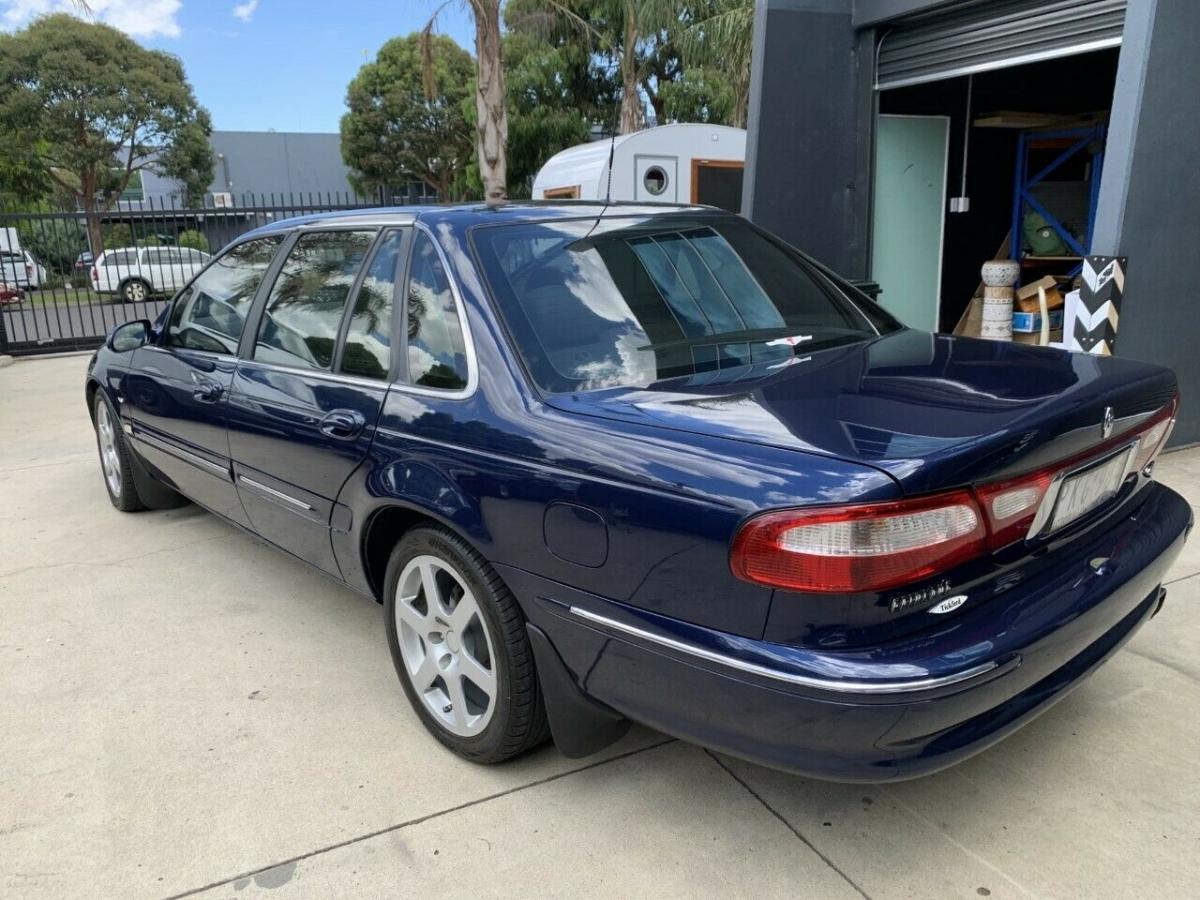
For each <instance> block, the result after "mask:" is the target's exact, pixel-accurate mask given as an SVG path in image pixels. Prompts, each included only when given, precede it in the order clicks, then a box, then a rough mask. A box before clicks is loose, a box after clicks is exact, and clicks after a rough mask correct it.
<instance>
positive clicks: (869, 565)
mask: <svg viewBox="0 0 1200 900" xmlns="http://www.w3.org/2000/svg"><path fill="white" fill-rule="evenodd" d="M986 537H987V531H986V529H985V528H984V524H983V520H982V517H981V516H980V514H979V507H978V506H977V505H976V503H975V500H974V498H973V497H972V496H971V494H970V493H969V492H968V491H955V492H952V493H949V494H938V495H936V496H933V497H919V498H916V499H913V500H900V501H896V502H889V503H867V504H855V505H853V506H839V507H823V508H818V509H811V510H803V509H789V510H780V511H778V512H770V513H765V514H763V515H760V516H755V517H754V518H752V519H750V520H748V521H747V522H746V523H745V524H744V525H743V526H742V527H741V529H739V531H738V533H737V535H736V536H735V537H734V541H733V548H732V551H731V555H730V565H731V566H732V568H733V572H734V574H735V575H737V576H738V577H739V578H743V579H745V580H747V581H753V582H757V583H759V584H766V585H770V586H772V587H780V588H785V589H787V590H791V591H816V592H822V593H829V592H836V593H853V592H857V591H879V590H883V589H885V588H889V587H895V586H896V585H900V584H904V583H906V582H909V581H915V580H916V579H918V578H923V577H925V576H927V575H932V574H934V573H936V572H940V571H942V570H944V569H948V568H950V567H952V566H955V565H957V564H958V563H960V562H963V561H965V560H967V559H970V558H971V557H974V556H978V555H979V554H980V553H982V552H983V551H984V549H985V547H986Z"/></svg>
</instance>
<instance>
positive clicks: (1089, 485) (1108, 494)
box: [1050, 447, 1133, 531]
mask: <svg viewBox="0 0 1200 900" xmlns="http://www.w3.org/2000/svg"><path fill="white" fill-rule="evenodd" d="M1132 452H1133V448H1132V447H1129V448H1126V450H1125V451H1124V452H1122V453H1118V454H1117V455H1116V456H1113V457H1111V458H1110V459H1106V460H1105V461H1104V462H1102V463H1099V464H1097V465H1095V466H1092V467H1091V468H1090V469H1085V470H1084V471H1082V472H1077V473H1076V474H1074V475H1071V476H1070V477H1069V478H1067V479H1066V480H1065V481H1063V483H1062V487H1061V488H1059V491H1058V500H1057V501H1056V502H1055V504H1054V514H1053V515H1052V516H1051V518H1050V530H1051V531H1057V530H1058V529H1059V528H1062V527H1063V526H1064V525H1069V524H1070V523H1072V522H1074V521H1075V520H1076V519H1078V518H1079V517H1080V516H1084V515H1087V514H1088V513H1090V512H1091V511H1092V510H1093V509H1095V508H1096V507H1097V506H1099V505H1100V504H1101V503H1104V502H1105V501H1106V500H1109V499H1111V498H1112V497H1113V496H1115V495H1116V493H1117V491H1118V490H1120V489H1121V481H1122V479H1123V478H1124V477H1125V467H1126V466H1128V465H1129V454H1130V453H1132Z"/></svg>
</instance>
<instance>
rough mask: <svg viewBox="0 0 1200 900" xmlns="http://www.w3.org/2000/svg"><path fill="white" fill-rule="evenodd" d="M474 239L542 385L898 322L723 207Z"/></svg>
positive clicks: (853, 334)
mask: <svg viewBox="0 0 1200 900" xmlns="http://www.w3.org/2000/svg"><path fill="white" fill-rule="evenodd" d="M475 243H476V248H477V250H478V252H479V256H480V261H481V262H482V264H483V269H484V274H485V275H486V277H487V280H488V283H489V284H490V286H491V288H492V293H493V295H494V296H495V297H496V300H497V302H498V304H499V307H500V311H501V313H502V315H503V316H504V319H505V320H506V322H507V323H508V326H509V331H510V333H511V334H512V336H513V339H514V341H515V343H516V346H517V350H518V352H519V353H520V354H521V357H522V358H523V359H524V361H525V364H526V368H527V369H528V370H529V372H530V375H531V376H532V377H533V380H534V381H535V383H536V384H537V385H538V386H539V387H540V388H541V389H542V390H544V391H547V392H549V393H558V392H567V391H586V390H599V389H602V388H608V387H631V386H646V385H649V384H651V383H653V382H655V381H659V380H662V379H665V378H673V377H678V376H686V375H694V374H696V373H699V372H708V371H713V370H717V369H726V368H732V367H734V366H747V365H757V364H759V363H781V362H786V361H787V360H789V359H791V358H792V357H794V356H796V355H797V354H806V353H808V352H811V351H813V350H817V349H822V348H825V347H830V346H836V345H838V344H844V343H849V342H853V341H861V340H865V339H868V338H871V337H874V336H875V335H877V334H879V333H880V332H881V331H890V330H893V329H895V328H898V327H899V325H898V324H897V323H896V322H895V321H894V320H892V319H891V318H890V317H888V316H887V315H886V314H884V313H882V312H881V311H878V310H870V311H867V310H864V309H862V308H860V307H859V306H857V305H855V304H854V303H853V302H852V301H851V300H850V299H849V298H848V297H847V296H846V294H845V293H843V292H842V290H841V289H840V288H839V287H838V286H837V285H836V284H835V283H834V282H833V281H832V280H831V279H829V278H827V277H826V276H825V275H823V274H822V273H821V272H820V271H819V270H818V269H817V268H816V267H814V266H813V265H811V264H810V263H808V262H807V261H806V260H804V259H803V257H801V256H800V255H799V254H797V253H796V252H795V251H792V250H790V249H789V248H787V247H785V246H784V245H782V244H780V243H777V242H776V241H774V240H773V239H771V238H769V237H767V236H766V235H764V234H763V233H762V232H759V231H758V230H756V229H755V228H754V227H753V226H751V225H750V224H749V223H748V222H745V221H744V220H742V219H739V218H736V217H734V216H729V217H716V216H703V217H701V216H695V215H688V214H678V215H664V216H654V217H649V218H643V219H610V220H604V221H600V222H597V221H596V220H588V221H583V222H566V223H543V224H534V225H511V226H500V227H487V228H480V229H478V230H476V232H475Z"/></svg>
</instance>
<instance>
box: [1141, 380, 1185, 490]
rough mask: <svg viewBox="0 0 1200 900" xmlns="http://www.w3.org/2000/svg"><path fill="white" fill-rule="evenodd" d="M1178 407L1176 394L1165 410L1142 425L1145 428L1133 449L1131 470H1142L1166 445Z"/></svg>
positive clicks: (1173, 426) (1173, 425)
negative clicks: (1145, 424)
mask: <svg viewBox="0 0 1200 900" xmlns="http://www.w3.org/2000/svg"><path fill="white" fill-rule="evenodd" d="M1178 407H1179V397H1178V396H1176V397H1175V399H1173V400H1172V401H1171V403H1170V405H1169V406H1167V408H1166V409H1165V410H1163V411H1162V412H1161V413H1159V414H1158V415H1157V416H1155V417H1154V418H1153V419H1151V420H1150V422H1149V424H1148V425H1147V426H1143V427H1144V428H1145V430H1144V431H1143V432H1142V433H1141V434H1140V435H1138V442H1137V447H1136V448H1135V449H1134V451H1133V465H1132V466H1131V467H1130V469H1131V471H1134V472H1140V471H1142V469H1144V468H1146V466H1148V465H1150V463H1152V462H1154V457H1156V456H1158V454H1159V452H1160V451H1161V450H1162V448H1163V447H1164V446H1166V443H1167V438H1169V437H1170V436H1171V431H1172V430H1173V429H1174V428H1175V410H1176V409H1177V408H1178Z"/></svg>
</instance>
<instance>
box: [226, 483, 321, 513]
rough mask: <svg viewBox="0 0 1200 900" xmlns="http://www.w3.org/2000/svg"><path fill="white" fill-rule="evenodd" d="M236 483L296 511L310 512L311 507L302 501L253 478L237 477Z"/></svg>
mask: <svg viewBox="0 0 1200 900" xmlns="http://www.w3.org/2000/svg"><path fill="white" fill-rule="evenodd" d="M238 481H240V482H241V483H242V484H244V485H246V487H248V488H253V489H254V490H256V491H262V492H263V493H264V494H267V495H268V496H271V497H274V498H275V499H276V500H282V501H283V502H284V503H288V504H291V505H292V506H294V507H296V508H297V509H302V510H304V511H306V512H312V509H313V508H312V506H310V505H309V504H307V503H305V502H304V501H303V500H297V499H296V498H295V497H293V496H291V495H290V494H285V493H284V492H283V491H277V490H275V488H273V487H267V486H266V485H265V484H263V483H261V482H258V481H255V480H254V479H253V478H247V477H246V476H245V475H239V476H238Z"/></svg>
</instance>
